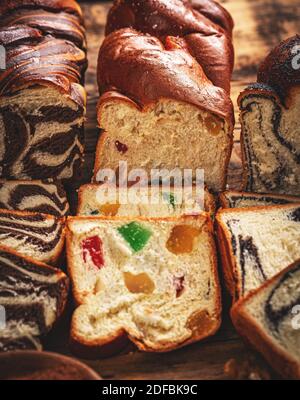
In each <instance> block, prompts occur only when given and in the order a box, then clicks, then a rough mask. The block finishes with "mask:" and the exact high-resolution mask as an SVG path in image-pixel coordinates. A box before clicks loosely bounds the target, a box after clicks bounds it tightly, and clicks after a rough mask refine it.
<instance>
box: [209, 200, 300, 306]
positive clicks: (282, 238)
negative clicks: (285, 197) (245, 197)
mask: <svg viewBox="0 0 300 400" xmlns="http://www.w3.org/2000/svg"><path fill="white" fill-rule="evenodd" d="M216 221H217V234H218V242H219V248H220V252H221V257H222V264H223V272H224V276H225V282H226V284H227V287H228V289H229V291H230V292H231V295H232V296H233V299H234V300H237V299H238V298H240V297H243V296H245V295H246V294H247V293H248V292H250V291H251V290H254V289H256V288H257V287H259V286H260V285H262V284H263V283H264V282H265V281H266V280H267V279H270V278H272V277H273V276H274V275H275V274H277V273H278V272H280V271H281V270H282V269H283V268H285V267H287V266H288V265H289V264H291V263H292V262H294V261H295V260H297V259H298V258H300V246H299V243H300V203H296V204H291V205H282V206H267V207H250V208H240V209H224V210H221V211H219V212H218V214H217V216H216Z"/></svg>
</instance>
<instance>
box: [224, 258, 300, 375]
mask: <svg viewBox="0 0 300 400" xmlns="http://www.w3.org/2000/svg"><path fill="white" fill-rule="evenodd" d="M299 263H300V260H298V261H296V262H295V263H293V264H292V265H290V266H289V267H287V268H286V269H284V270H283V271H281V272H280V273H278V274H277V275H275V276H274V277H273V278H271V279H270V280H268V281H267V282H265V283H264V284H263V285H262V286H261V287H259V288H258V289H256V290H254V291H252V292H250V293H249V294H248V295H246V297H244V298H242V299H240V300H239V301H238V302H236V303H235V304H234V306H233V307H232V309H231V312H230V314H231V319H232V322H233V324H234V326H235V328H236V330H237V331H238V333H239V334H240V335H241V336H242V337H243V338H244V339H245V340H246V341H247V342H248V343H250V344H251V345H252V346H254V347H255V348H256V349H257V350H258V351H259V352H260V353H261V354H262V355H263V356H264V357H265V358H266V360H267V361H268V362H269V364H270V365H272V367H273V368H274V369H275V370H276V371H277V372H278V373H279V374H280V375H282V376H283V377H285V378H288V379H291V378H292V379H300V363H299V362H298V363H297V362H296V361H295V359H293V358H292V357H290V356H289V354H287V353H286V352H285V351H284V350H283V349H280V348H278V346H277V345H276V344H275V343H273V342H272V341H271V340H270V337H269V336H268V335H267V334H266V333H265V332H264V331H262V330H261V329H260V327H259V325H258V324H257V321H256V320H255V319H253V318H252V317H250V316H249V315H248V314H247V312H246V310H245V309H244V305H245V304H246V303H247V302H248V301H249V300H250V299H252V298H253V297H255V296H256V295H257V294H259V293H260V292H262V291H263V290H264V289H265V288H267V287H269V286H270V285H272V284H273V283H274V282H276V280H277V279H278V278H280V277H282V276H283V275H285V274H286V273H287V272H288V271H290V270H292V269H293V268H294V267H295V266H297V265H299Z"/></svg>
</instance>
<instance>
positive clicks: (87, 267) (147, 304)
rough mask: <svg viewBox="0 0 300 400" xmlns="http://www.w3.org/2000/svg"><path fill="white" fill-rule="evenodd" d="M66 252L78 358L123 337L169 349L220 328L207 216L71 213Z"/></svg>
mask: <svg viewBox="0 0 300 400" xmlns="http://www.w3.org/2000/svg"><path fill="white" fill-rule="evenodd" d="M67 257H68V268H69V274H70V277H71V280H72V283H73V293H74V298H75V300H76V302H77V303H78V304H79V307H78V308H77V309H76V310H75V313H74V315H73V318H72V325H71V339H72V343H73V347H74V349H76V352H77V353H78V354H79V355H82V356H88V357H97V356H99V355H103V351H105V353H106V354H107V352H112V351H114V350H115V348H114V346H116V345H117V346H118V345H119V343H120V341H122V339H123V338H124V337H127V336H128V337H129V339H130V340H131V341H133V342H134V343H135V344H136V345H137V346H138V347H139V348H140V349H141V350H144V351H169V350H172V349H175V348H177V347H179V346H183V345H186V344H188V343H191V342H195V341H198V340H200V339H203V338H205V337H207V336H210V335H212V334H213V333H215V332H216V330H217V329H218V328H219V326H220V320H221V302H220V288H219V282H218V276H217V261H216V252H215V244H214V239H213V227H212V222H211V220H210V217H209V215H208V214H206V213H202V214H201V215H198V216H186V217H182V218H165V219H163V218H161V219H160V218H155V219H149V218H136V219H131V218H121V217H119V218H111V219H109V218H106V217H97V218H96V217H73V218H71V217H69V219H68V230H67ZM104 349H105V350H104Z"/></svg>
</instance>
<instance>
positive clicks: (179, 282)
mask: <svg viewBox="0 0 300 400" xmlns="http://www.w3.org/2000/svg"><path fill="white" fill-rule="evenodd" d="M173 284H174V286H175V290H176V297H179V296H180V295H181V294H182V292H183V289H184V276H174V278H173Z"/></svg>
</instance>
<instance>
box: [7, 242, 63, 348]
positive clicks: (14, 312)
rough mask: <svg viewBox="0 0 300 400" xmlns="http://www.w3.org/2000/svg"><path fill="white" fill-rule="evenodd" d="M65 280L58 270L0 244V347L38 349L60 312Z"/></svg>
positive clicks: (61, 310)
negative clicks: (42, 338)
mask: <svg viewBox="0 0 300 400" xmlns="http://www.w3.org/2000/svg"><path fill="white" fill-rule="evenodd" d="M68 287H69V281H68V278H67V276H66V275H65V274H64V273H63V272H62V271H60V270H58V269H55V268H53V267H50V266H48V265H46V264H43V263H40V262H37V261H34V260H33V259H31V258H27V257H23V256H21V255H20V254H19V253H17V252H15V251H12V250H11V249H8V248H6V247H3V246H0V306H1V311H0V312H1V329H0V351H8V350H15V349H28V348H30V349H41V343H40V337H41V336H44V335H45V334H46V333H47V332H48V331H49V330H50V329H51V328H52V326H53V325H54V323H55V322H56V321H57V319H58V318H59V317H60V316H61V314H62V312H63V310H64V308H65V304H66V301H67V295H68Z"/></svg>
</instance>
